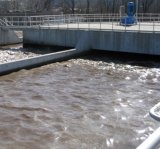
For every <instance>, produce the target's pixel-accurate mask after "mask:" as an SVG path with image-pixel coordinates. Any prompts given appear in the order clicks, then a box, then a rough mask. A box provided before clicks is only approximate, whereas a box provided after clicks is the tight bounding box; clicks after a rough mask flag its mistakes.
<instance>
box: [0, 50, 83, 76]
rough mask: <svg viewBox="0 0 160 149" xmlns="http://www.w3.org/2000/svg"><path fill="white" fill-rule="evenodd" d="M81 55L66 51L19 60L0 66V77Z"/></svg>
mask: <svg viewBox="0 0 160 149" xmlns="http://www.w3.org/2000/svg"><path fill="white" fill-rule="evenodd" d="M81 53H83V51H80V50H76V49H70V50H67V51H61V52H56V53H51V54H45V55H42V56H36V57H32V58H28V59H21V60H17V61H12V62H8V63H4V64H0V75H5V74H8V73H11V72H14V71H18V70H21V69H27V68H34V67H37V66H42V65H45V64H49V63H52V62H57V61H63V60H67V59H69V58H72V57H74V56H77V55H78V54H81Z"/></svg>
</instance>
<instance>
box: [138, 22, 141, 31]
mask: <svg viewBox="0 0 160 149" xmlns="http://www.w3.org/2000/svg"><path fill="white" fill-rule="evenodd" d="M138 26H139V28H138V30H139V32H140V30H141V24H140V20H139V25H138Z"/></svg>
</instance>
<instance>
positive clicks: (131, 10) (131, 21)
mask: <svg viewBox="0 0 160 149" xmlns="http://www.w3.org/2000/svg"><path fill="white" fill-rule="evenodd" d="M134 14H135V5H134V3H133V2H129V3H128V9H127V16H123V17H122V18H121V20H120V25H124V26H131V25H135V24H137V19H136V17H135V16H134Z"/></svg>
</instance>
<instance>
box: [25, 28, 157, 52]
mask: <svg viewBox="0 0 160 149" xmlns="http://www.w3.org/2000/svg"><path fill="white" fill-rule="evenodd" d="M159 41H160V34H159V33H151V32H149V33H148V32H145V33H144V32H123V31H106V30H105V31H103V30H77V29H70V30H69V29H53V28H52V29H44V28H43V29H29V30H25V31H24V44H39V45H52V46H54V45H56V46H66V47H73V48H76V49H78V50H90V49H97V50H106V51H119V52H129V53H141V54H151V55H160V42H159Z"/></svg>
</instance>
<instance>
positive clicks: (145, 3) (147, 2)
mask: <svg viewBox="0 0 160 149" xmlns="http://www.w3.org/2000/svg"><path fill="white" fill-rule="evenodd" d="M153 3H154V0H141V5H142V9H143V13H146V12H148V11H149V8H150V7H151V5H152V4H153Z"/></svg>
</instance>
